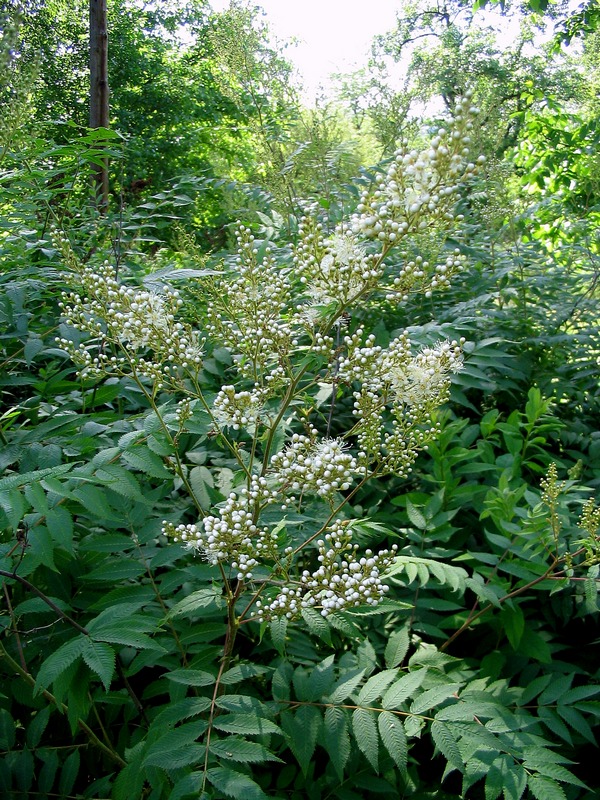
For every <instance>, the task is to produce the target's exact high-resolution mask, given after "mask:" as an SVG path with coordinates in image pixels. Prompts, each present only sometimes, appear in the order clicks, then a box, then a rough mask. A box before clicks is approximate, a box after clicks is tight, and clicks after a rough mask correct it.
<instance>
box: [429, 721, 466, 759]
mask: <svg viewBox="0 0 600 800" xmlns="http://www.w3.org/2000/svg"><path fill="white" fill-rule="evenodd" d="M431 737H432V739H433V741H434V743H435V746H436V747H437V749H438V750H439V751H440V753H441V754H442V755H443V756H444V758H445V759H446V761H447V762H448V764H449V765H450V766H452V767H455V768H456V769H459V770H461V771H462V769H463V767H464V762H463V759H462V756H461V754H460V750H459V749H458V745H457V744H456V740H455V738H454V736H453V735H452V731H451V729H450V728H449V727H448V725H446V723H445V722H440V721H438V720H434V721H433V722H432V723H431Z"/></svg>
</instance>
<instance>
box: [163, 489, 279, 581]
mask: <svg viewBox="0 0 600 800" xmlns="http://www.w3.org/2000/svg"><path fill="white" fill-rule="evenodd" d="M273 499H274V495H273V493H272V492H270V491H269V489H268V488H267V483H266V480H265V479H264V478H255V479H253V480H252V482H251V485H250V489H242V490H241V492H240V493H239V494H236V493H235V492H232V493H231V494H230V495H229V497H228V498H227V500H226V501H225V503H224V505H223V507H222V509H221V513H220V515H219V516H218V517H215V516H206V517H204V519H202V520H201V522H199V523H198V524H191V525H183V524H182V525H177V526H174V525H172V524H171V523H170V522H163V528H162V532H163V534H164V535H165V536H169V537H171V538H173V539H174V541H182V542H185V543H186V544H187V545H188V546H189V547H191V548H193V549H195V550H198V551H199V552H200V553H201V554H202V556H203V557H204V558H205V559H206V560H207V561H208V563H209V564H212V565H213V566H216V565H217V564H223V565H224V566H230V567H231V568H232V569H233V570H237V575H236V577H237V579H238V580H243V579H248V580H249V579H250V578H252V569H253V568H254V567H256V566H257V564H259V563H260V562H261V560H262V561H274V560H275V559H276V557H277V534H276V533H273V532H270V531H268V530H267V529H266V528H259V527H258V526H257V525H256V523H255V521H254V520H255V518H256V516H257V511H258V510H259V509H260V508H261V506H265V505H268V504H269V503H270V502H272V501H273Z"/></svg>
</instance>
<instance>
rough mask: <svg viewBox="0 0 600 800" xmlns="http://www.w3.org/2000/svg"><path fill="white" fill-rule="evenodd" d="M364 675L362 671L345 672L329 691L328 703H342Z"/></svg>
mask: <svg viewBox="0 0 600 800" xmlns="http://www.w3.org/2000/svg"><path fill="white" fill-rule="evenodd" d="M364 674H365V670H364V669H353V670H350V671H349V672H345V673H344V674H343V675H342V676H341V677H340V678H339V680H338V682H337V683H336V684H335V686H334V687H333V689H332V690H331V694H330V695H329V697H328V698H327V702H328V703H342V702H343V701H344V700H346V698H347V697H349V696H350V695H351V694H352V692H353V691H354V690H355V689H356V687H357V686H358V684H359V683H360V682H361V681H362V679H363V677H364Z"/></svg>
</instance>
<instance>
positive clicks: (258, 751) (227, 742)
mask: <svg viewBox="0 0 600 800" xmlns="http://www.w3.org/2000/svg"><path fill="white" fill-rule="evenodd" d="M210 752H211V753H212V754H213V755H215V756H217V758H219V759H228V760H230V761H238V762H240V763H241V764H260V763H261V762H263V761H279V762H280V763H282V761H281V759H280V758H277V756H275V755H273V753H271V752H270V751H269V750H267V748H266V747H263V745H262V744H258V742H248V741H246V739H240V738H238V737H235V736H229V737H228V738H227V739H214V738H213V739H211V742H210Z"/></svg>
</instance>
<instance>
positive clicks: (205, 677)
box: [165, 669, 216, 686]
mask: <svg viewBox="0 0 600 800" xmlns="http://www.w3.org/2000/svg"><path fill="white" fill-rule="evenodd" d="M165 678H166V679H167V680H169V681H173V682H174V683H182V684H184V686H211V685H212V684H213V683H214V682H215V681H216V678H215V676H214V675H211V673H210V672H204V670H201V669H174V670H171V672H167V673H166V675H165Z"/></svg>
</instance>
